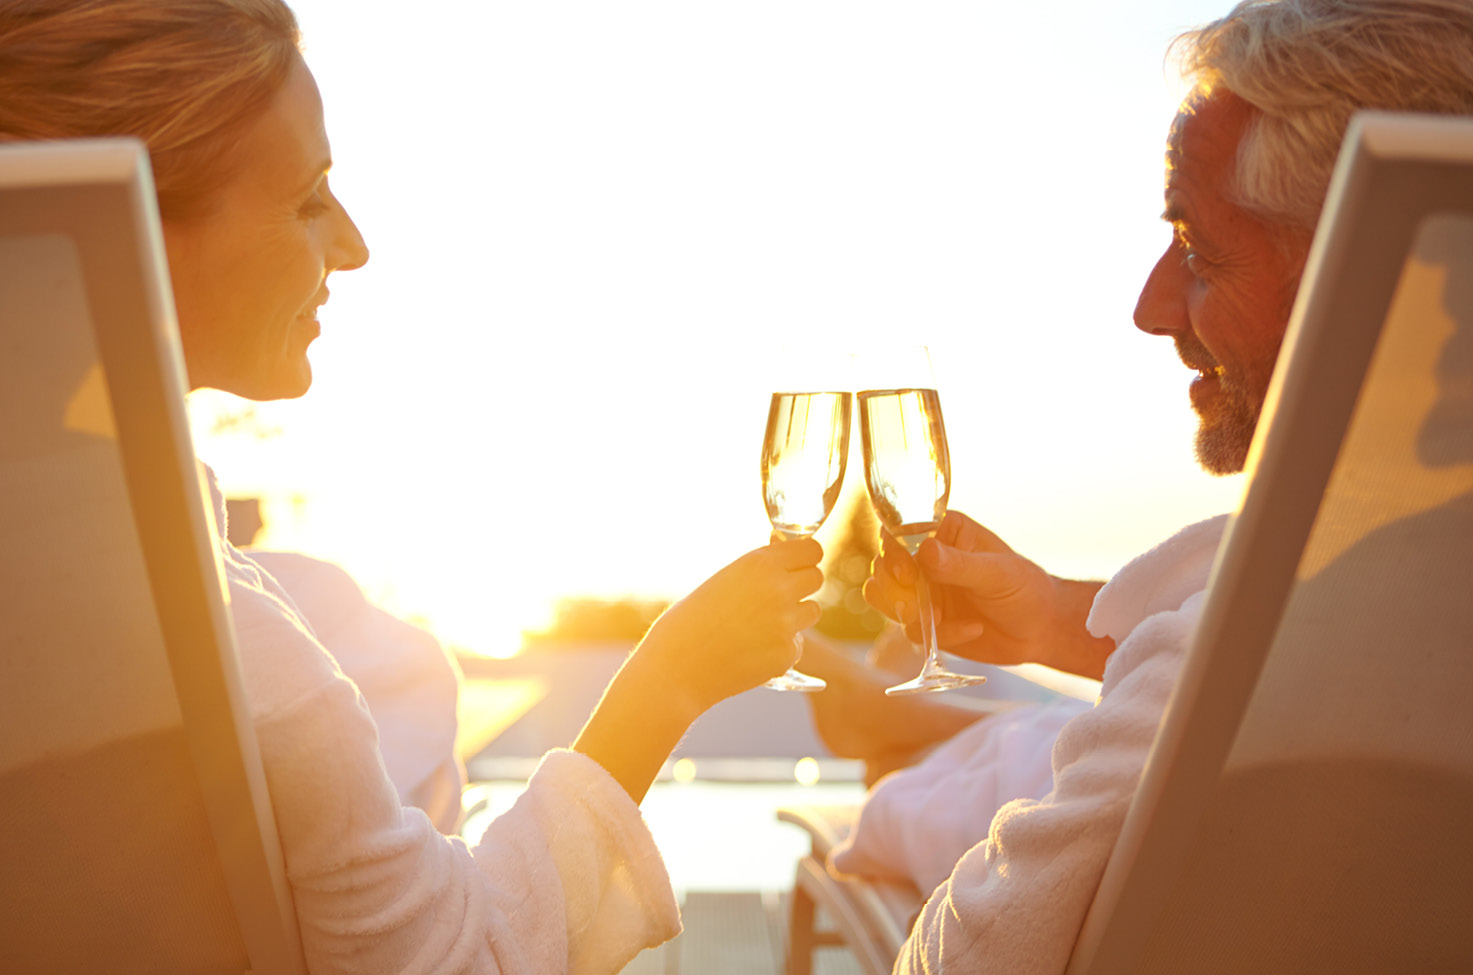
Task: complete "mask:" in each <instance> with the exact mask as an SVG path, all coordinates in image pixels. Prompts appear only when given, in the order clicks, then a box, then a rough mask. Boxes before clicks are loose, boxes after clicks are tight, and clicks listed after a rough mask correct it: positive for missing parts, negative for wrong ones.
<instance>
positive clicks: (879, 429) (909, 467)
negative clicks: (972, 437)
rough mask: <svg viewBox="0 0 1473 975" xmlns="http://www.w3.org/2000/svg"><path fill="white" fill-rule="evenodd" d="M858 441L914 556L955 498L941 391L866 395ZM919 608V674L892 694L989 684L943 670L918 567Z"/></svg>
mask: <svg viewBox="0 0 1473 975" xmlns="http://www.w3.org/2000/svg"><path fill="white" fill-rule="evenodd" d="M859 437H860V442H861V443H862V445H863V447H864V481H865V486H866V487H867V488H868V489H869V497H870V503H871V504H872V505H873V506H874V509H875V515H876V517H878V518H879V520H880V524H882V525H884V526H885V528H886V530H887V531H889V532H890V534H891V535H893V536H895V539H896V540H897V541H898V542H900V544H902V545H904V546H905V549H906V551H908V552H909V553H910V554H911V555H915V553H916V549H918V548H920V545H921V542H923V541H924V540H925V539H927V538H929V537H931V536H932V535H934V534H935V533H936V529H937V527H939V526H940V524H941V519H942V517H944V516H945V514H946V502H947V499H948V498H949V497H950V495H951V454H950V452H949V451H948V450H947V446H946V427H945V426H944V425H943V424H942V422H941V398H940V397H939V396H938V395H937V394H936V390H934V389H874V390H867V391H865V392H862V393H860V394H859ZM916 569H917V571H916V609H917V610H918V612H919V615H920V622H921V647H922V649H923V650H924V651H925V653H926V662H925V665H924V666H923V667H922V668H921V672H920V674H919V675H917V676H916V677H915V679H913V680H909V681H906V682H905V683H904V684H897V685H895V686H894V687H887V688H885V693H886V694H913V693H915V692H917V691H945V690H950V689H951V688H954V687H967V686H969V685H972V684H981V683H983V682H984V681H986V680H987V678H985V677H981V676H977V675H971V674H954V673H952V672H951V671H949V670H947V669H946V668H944V667H943V666H941V655H940V648H939V647H938V646H937V645H936V613H935V608H934V607H933V605H932V602H931V587H930V584H929V583H928V582H927V580H926V574H925V573H924V572H921V571H920V566H917V567H916Z"/></svg>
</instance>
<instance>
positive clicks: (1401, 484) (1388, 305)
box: [1068, 114, 1473, 975]
mask: <svg viewBox="0 0 1473 975" xmlns="http://www.w3.org/2000/svg"><path fill="white" fill-rule="evenodd" d="M1248 470H1249V479H1248V487H1247V489H1246V491H1245V494H1244V497H1243V501H1242V505H1241V507H1240V509H1239V510H1238V512H1237V513H1236V515H1235V516H1234V518H1233V519H1232V522H1231V524H1230V526H1229V529H1228V532H1227V535H1226V537H1225V538H1224V541H1223V544H1222V548H1221V549H1220V551H1219V553H1218V557H1217V562H1216V565H1215V567H1214V570H1213V575H1212V580H1211V582H1210V585H1209V594H1208V598H1207V601H1206V603H1205V605H1204V608H1203V613H1202V618H1201V623H1200V626H1199V630H1198V632H1197V634H1196V638H1195V641H1194V643H1193V645H1192V647H1191V648H1190V650H1189V652H1188V654H1187V656H1186V659H1185V662H1184V666H1183V671H1182V674H1181V677H1180V680H1179V682H1178V686H1177V688H1176V690H1175V693H1174V696H1173V698H1172V700H1171V702H1170V704H1169V705H1168V708H1167V711H1166V715H1165V717H1164V719H1163V721H1162V725H1161V728H1160V731H1159V733H1158V736H1157V740H1156V743H1155V746H1154V749H1153V751H1152V752H1151V755H1150V758H1149V760H1148V762H1147V765H1146V769H1145V772H1144V774H1143V776H1142V780H1141V785H1140V788H1139V790H1138V792H1137V795H1136V797H1135V800H1134V803H1133V805H1132V806H1131V809H1130V812H1129V815H1128V817H1127V820H1126V823H1125V827H1124V829H1123V830H1122V833H1121V836H1120V839H1119V842H1118V845H1117V846H1116V848H1115V851H1114V853H1113V855H1112V858H1111V860H1110V862H1109V864H1108V867H1107V869H1106V872H1105V876H1104V879H1103V881H1102V883H1101V885H1100V889H1099V892H1098V894H1097V896H1096V899H1095V901H1094V904H1093V905H1092V907H1091V909H1090V912H1089V915H1088V917H1087V919H1086V921H1085V924H1084V927H1083V929H1082V930H1081V933H1080V937H1079V940H1078V942H1077V943H1076V945H1075V950H1074V954H1073V957H1072V959H1071V962H1070V965H1069V968H1068V971H1069V972H1070V973H1074V975H1082V973H1090V975H1103V973H1125V972H1130V973H1147V972H1193V973H1198V975H1210V973H1217V972H1222V973H1229V972H1231V973H1239V972H1255V973H1276V972H1294V973H1313V972H1334V973H1337V975H1346V973H1354V972H1400V971H1407V972H1451V971H1460V972H1461V971H1473V920H1470V919H1473V833H1470V829H1473V120H1467V119H1450V118H1429V117H1417V116H1397V115H1386V114H1368V115H1363V116H1361V117H1359V118H1358V119H1357V120H1356V121H1355V122H1354V123H1353V124H1352V126H1351V129H1350V131H1349V133H1348V135H1347V137H1346V141H1345V146H1344V148H1343V150H1342V153H1341V156H1340V160H1339V163H1338V166H1337V169H1336V172H1335V176H1334V180H1333V182H1332V184H1331V189H1330V194H1329V198H1328V201H1327V203H1326V207H1325V212H1324V215H1323V216H1322V218H1321V222H1320V225H1319V228H1318V232H1317V234H1316V237H1315V241H1314V244H1313V246H1312V248H1311V252H1310V258H1309V262H1308V265H1307V267H1306V271H1305V275H1304V279H1303V283H1302V286H1301V288H1300V293H1299V295H1298V299H1297V301H1296V304H1295V308H1294V312H1293V315H1292V318H1291V322H1290V326H1289V332H1288V335H1287V336H1286V339H1285V343H1284V347H1283V351H1282V352H1281V355H1280V359H1279V362H1278V368H1277V370H1276V372H1275V374H1274V379H1273V382H1272V385H1271V388H1270V391H1269V396H1268V403H1267V405H1266V407H1265V411H1264V414H1263V420H1262V421H1261V422H1260V424H1259V428H1258V431H1257V436H1256V438H1255V440H1254V444H1253V448H1252V451H1251V453H1250V457H1249V466H1248Z"/></svg>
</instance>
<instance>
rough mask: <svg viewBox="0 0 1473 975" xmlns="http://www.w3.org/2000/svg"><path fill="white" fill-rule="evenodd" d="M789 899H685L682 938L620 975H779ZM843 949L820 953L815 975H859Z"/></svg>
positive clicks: (719, 895) (718, 895)
mask: <svg viewBox="0 0 1473 975" xmlns="http://www.w3.org/2000/svg"><path fill="white" fill-rule="evenodd" d="M787 907H788V905H787V898H786V896H783V897H778V896H775V895H772V894H759V893H740V892H737V893H733V892H703V891H691V892H689V893H687V894H686V895H685V897H684V899H683V901H682V903H681V907H680V913H681V918H682V921H683V923H684V925H685V930H684V932H683V933H682V934H681V935H680V937H678V938H676V939H675V940H673V941H670V942H668V943H667V944H664V945H661V946H660V947H659V948H654V949H652V950H650V951H645V952H642V953H641V954H640V955H639V956H638V957H636V958H635V959H634V961H632V962H630V963H629V964H628V965H627V966H625V968H624V975H781V973H782V971H783V952H784V948H785V945H786V943H787V940H786V929H787ZM858 971H859V967H858V965H856V964H855V961H854V957H853V956H852V955H850V954H849V952H848V950H847V949H844V948H821V949H819V950H818V951H817V953H816V954H815V955H814V961H813V972H814V975H857V973H858Z"/></svg>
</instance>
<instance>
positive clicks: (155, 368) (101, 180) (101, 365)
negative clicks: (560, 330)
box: [0, 140, 306, 975]
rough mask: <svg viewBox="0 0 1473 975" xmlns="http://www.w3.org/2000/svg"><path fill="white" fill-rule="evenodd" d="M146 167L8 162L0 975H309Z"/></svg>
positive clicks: (132, 159) (135, 149)
mask: <svg viewBox="0 0 1473 975" xmlns="http://www.w3.org/2000/svg"><path fill="white" fill-rule="evenodd" d="M184 385H185V384H184V375H183V367H182V358H181V354H180V351H179V345H178V338H177V333H176V329H175V325H174V317H173V300H172V295H171V292H170V290H169V286H168V282H167V276H166V269H165V264H164V256H163V246H162V237H161V232H160V229H159V224H158V217H157V213H156V203H155V200H154V194H153V187H152V181H151V178H150V175H149V170H148V162H147V155H146V153H145V152H144V150H143V148H142V146H141V145H139V144H137V143H135V142H131V141H124V140H109V141H105V142H91V143H53V144H49V145H47V144H36V145H22V146H7V147H0V424H3V430H4V433H3V436H0V599H3V600H4V602H3V610H0V971H3V972H6V973H7V975H11V973H15V975H20V973H28V972H84V971H85V972H93V971H106V972H111V973H123V972H129V973H132V972H138V973H143V972H149V973H183V972H219V973H224V972H271V973H273V975H275V973H285V975H293V973H304V972H305V971H306V968H305V965H304V963H303V960H302V952H301V947H300V939H299V935H298V929H297V925H296V920H295V914H294V911H293V907H292V901H291V896H290V892H289V890H288V887H287V884H286V880H285V873H284V869H283V866H282V858H281V850H280V845H279V843H278V840H277V835H276V826H275V821H274V819H273V817H272V813H271V807H270V803H269V801H268V799H267V795H266V790H265V785H264V779H263V776H262V771H261V765H260V759H259V755H258V753H257V751H256V744H255V735H254V731H253V729H252V726H251V723H250V720H249V715H248V712H247V709H246V708H245V706H244V704H243V700H242V695H241V686H240V675H239V670H238V667H237V663H236V657H235V648H234V642H233V636H232V631H231V627H230V624H229V619H228V616H227V610H226V606H225V601H224V594H223V588H222V581H221V576H220V572H219V566H218V563H217V561H216V556H215V548H214V544H213V537H214V529H213V526H212V514H211V512H210V511H209V510H208V508H207V506H206V505H205V503H204V501H203V495H202V491H201V484H200V479H199V470H198V468H197V466H196V463H195V457H194V451H193V448H192V446H191V444H190V438H189V433H188V427H187V425H186V421H185V416H184V407H183V394H184Z"/></svg>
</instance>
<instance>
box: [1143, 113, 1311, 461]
mask: <svg viewBox="0 0 1473 975" xmlns="http://www.w3.org/2000/svg"><path fill="white" fill-rule="evenodd" d="M1253 111H1254V109H1253V108H1252V107H1251V106H1249V105H1248V103H1246V102H1244V101H1243V100H1242V99H1240V98H1238V97H1237V96H1236V95H1233V94H1232V93H1231V92H1228V91H1226V90H1224V89H1218V90H1217V91H1216V92H1214V93H1212V94H1211V95H1208V96H1203V95H1201V94H1200V93H1198V94H1194V95H1193V96H1191V97H1189V98H1188V99H1187V100H1186V102H1185V103H1183V105H1182V109H1181V111H1180V113H1178V115H1177V117H1176V122H1175V123H1174V124H1173V125H1172V129H1171V136H1170V138H1169V140H1168V142H1167V153H1166V211H1165V213H1164V214H1163V216H1164V218H1165V219H1166V220H1167V222H1169V223H1170V224H1171V227H1172V238H1171V245H1170V246H1169V247H1168V248H1167V249H1166V253H1165V254H1163V255H1162V256H1161V259H1160V260H1159V261H1157V262H1156V266H1155V267H1154V268H1153V269H1152V270H1151V275H1150V277H1148V278H1147V279H1146V284H1145V287H1144V288H1142V289H1141V296H1140V299H1139V301H1137V303H1136V306H1135V323H1136V326H1137V327H1138V328H1140V329H1142V330H1143V331H1146V332H1150V333H1152V334H1153V335H1169V336H1171V338H1172V340H1173V341H1174V342H1175V343H1176V350H1177V354H1178V355H1180V356H1181V360H1182V362H1183V363H1185V364H1186V365H1187V367H1188V368H1191V369H1195V370H1197V373H1198V375H1197V378H1196V379H1194V380H1193V381H1192V385H1191V391H1190V395H1191V401H1192V409H1193V410H1194V411H1195V412H1196V414H1197V419H1198V428H1197V459H1198V461H1199V462H1201V464H1202V466H1203V467H1204V468H1206V469H1207V470H1208V471H1210V472H1212V473H1214V474H1232V473H1235V472H1237V471H1241V470H1242V469H1243V465H1244V463H1245V462H1246V460H1247V458H1248V446H1249V444H1250V443H1251V442H1252V440H1253V428H1254V427H1255V426H1256V425H1257V423H1258V414H1259V412H1260V411H1261V410H1262V408H1263V400H1264V396H1265V394H1266V393H1267V391H1268V381H1269V377H1270V376H1271V375H1272V374H1273V368H1274V360H1275V359H1276V358H1277V357H1278V352H1279V343H1280V341H1281V340H1282V339H1283V337H1284V329H1285V327H1286V326H1287V325H1288V322H1289V311H1290V308H1291V307H1292V305H1293V301H1294V292H1295V289H1296V288H1297V287H1298V284H1299V275H1300V273H1301V271H1302V269H1303V264H1304V247H1303V245H1302V244H1300V245H1297V246H1293V247H1290V246H1286V245H1285V244H1284V243H1283V242H1282V240H1281V239H1280V238H1279V237H1277V236H1275V233H1274V231H1273V230H1272V229H1271V228H1270V227H1269V226H1268V225H1267V224H1265V223H1264V222H1263V221H1262V220H1260V219H1259V218H1258V217H1256V216H1254V215H1253V214H1251V213H1249V212H1248V211H1247V210H1244V209H1243V208H1242V207H1240V206H1238V205H1237V204H1235V203H1233V202H1232V199H1231V192H1232V185H1233V174H1234V170H1235V160H1236V155H1237V150H1238V142H1239V140H1240V139H1241V137H1242V134H1243V129H1244V126H1245V125H1246V124H1247V122H1248V120H1249V119H1250V117H1251V116H1252V113H1253Z"/></svg>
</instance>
